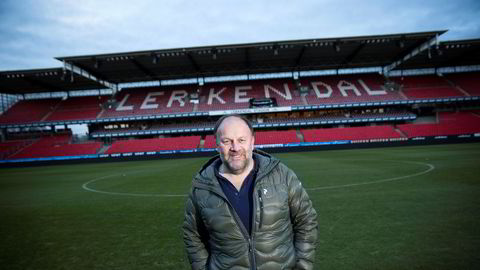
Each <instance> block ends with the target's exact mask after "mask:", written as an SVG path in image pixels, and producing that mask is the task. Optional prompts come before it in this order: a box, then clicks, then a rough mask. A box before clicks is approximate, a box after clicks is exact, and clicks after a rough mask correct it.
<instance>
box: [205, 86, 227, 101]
mask: <svg viewBox="0 0 480 270" xmlns="http://www.w3.org/2000/svg"><path fill="white" fill-rule="evenodd" d="M225 89H227V88H226V87H223V88H222V89H220V91H218V92H217V93H216V94H215V89H214V88H210V94H208V102H207V104H208V105H212V101H213V99H214V98H216V99H217V100H218V101H220V103H222V104H225V103H226V102H225V100H223V99H222V98H221V97H220V94H221V93H223V91H225Z"/></svg>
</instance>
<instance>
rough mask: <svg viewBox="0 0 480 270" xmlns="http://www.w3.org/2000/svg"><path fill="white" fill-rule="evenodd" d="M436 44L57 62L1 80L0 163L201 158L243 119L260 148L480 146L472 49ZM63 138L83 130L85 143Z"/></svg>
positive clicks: (289, 47) (420, 40)
mask: <svg viewBox="0 0 480 270" xmlns="http://www.w3.org/2000/svg"><path fill="white" fill-rule="evenodd" d="M445 32H446V31H432V32H421V33H402V34H391V35H376V36H361V37H343V38H323V39H308V40H290V41H272V42H262V43H250V44H233V45H216V46H203V47H191V48H176V49H162V50H150V51H139V52H126V53H112V54H101V55H85V56H72V57H57V58H56V59H58V60H59V61H61V62H62V63H63V66H62V67H57V68H49V69H35V70H21V71H5V72H1V73H0V93H2V99H1V108H2V110H3V112H2V114H1V115H0V129H1V140H2V142H1V143H0V147H1V150H0V159H2V161H1V162H3V163H12V162H32V161H33V162H35V161H42V160H51V159H52V157H53V159H55V160H57V159H60V157H61V158H62V159H96V158H117V157H125V158H129V157H143V156H145V157H147V156H148V157H152V156H161V155H174V154H183V153H211V152H212V151H213V150H214V148H215V141H214V137H213V135H212V134H211V132H212V130H213V125H214V122H215V120H216V119H218V117H220V116H221V115H225V114H233V113H235V114H245V115H247V116H248V117H249V118H250V119H251V120H253V122H254V125H255V127H256V129H257V133H256V143H257V147H263V148H269V149H277V150H278V149H283V150H285V149H288V150H289V149H292V150H295V149H306V148H311V149H319V148H322V147H324V148H325V147H327V146H332V145H343V146H345V145H354V144H355V145H359V144H375V143H377V144H378V143H383V144H391V145H393V144H398V143H404V144H406V143H418V142H421V141H424V142H428V141H437V142H438V141H441V140H443V141H447V140H450V141H461V140H466V141H470V140H476V139H478V138H480V106H479V97H480V72H479V71H480V39H474V40H457V41H439V36H441V35H442V34H443V33H445ZM70 125H84V127H87V128H88V134H87V136H86V137H83V138H79V137H78V136H74V135H73V134H72V131H71V128H70Z"/></svg>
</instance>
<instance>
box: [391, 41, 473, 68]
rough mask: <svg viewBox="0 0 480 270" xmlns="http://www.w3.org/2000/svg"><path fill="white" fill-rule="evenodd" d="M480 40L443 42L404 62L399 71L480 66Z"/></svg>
mask: <svg viewBox="0 0 480 270" xmlns="http://www.w3.org/2000/svg"><path fill="white" fill-rule="evenodd" d="M479 63H480V39H469V40H454V41H443V42H440V43H439V44H438V46H434V47H432V48H431V49H430V50H425V51H423V52H421V53H419V54H418V55H416V56H415V57H413V58H410V59H409V60H407V61H405V62H403V63H402V64H401V65H399V66H398V67H397V69H414V68H439V67H450V66H466V65H478V64H479Z"/></svg>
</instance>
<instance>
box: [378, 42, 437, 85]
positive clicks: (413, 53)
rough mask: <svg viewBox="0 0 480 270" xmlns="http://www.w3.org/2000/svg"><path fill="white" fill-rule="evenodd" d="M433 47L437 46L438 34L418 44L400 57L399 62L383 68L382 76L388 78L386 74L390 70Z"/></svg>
mask: <svg viewBox="0 0 480 270" xmlns="http://www.w3.org/2000/svg"><path fill="white" fill-rule="evenodd" d="M433 45H438V34H436V35H435V37H433V38H431V39H429V40H427V41H426V42H424V43H422V44H420V46H417V47H415V48H414V49H413V50H411V51H410V52H409V53H407V54H406V55H405V56H403V57H401V58H400V59H399V60H397V61H394V62H393V63H391V64H390V65H387V66H385V67H383V74H385V75H386V76H387V77H388V74H389V73H390V71H391V70H393V69H395V68H396V67H398V66H399V65H401V64H402V63H404V62H406V61H407V60H408V59H410V58H412V57H414V56H416V55H417V54H419V53H421V52H423V51H425V50H428V49H430V47H432V46H433Z"/></svg>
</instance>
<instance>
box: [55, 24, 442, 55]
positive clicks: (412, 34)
mask: <svg viewBox="0 0 480 270" xmlns="http://www.w3.org/2000/svg"><path fill="white" fill-rule="evenodd" d="M447 31H448V30H437V31H428V32H409V33H396V34H384V35H368V36H350V37H332V38H315V39H297V40H277V41H264V42H255V43H239V44H223V45H209V46H199V47H185V48H170V49H157V50H144V51H132V52H121V53H106V54H91V55H80V56H59V57H55V59H57V60H59V61H69V60H81V59H92V58H95V57H99V58H102V57H113V56H134V55H146V54H153V53H162V52H164V53H165V52H179V51H180V52H189V51H198V50H208V49H229V48H230V49H231V48H246V47H260V46H265V45H274V44H276V45H287V44H288V45H294V44H305V43H315V42H342V41H358V40H365V39H373V38H375V39H379V38H401V37H417V36H435V35H442V34H444V33H445V32H447Z"/></svg>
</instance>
